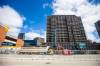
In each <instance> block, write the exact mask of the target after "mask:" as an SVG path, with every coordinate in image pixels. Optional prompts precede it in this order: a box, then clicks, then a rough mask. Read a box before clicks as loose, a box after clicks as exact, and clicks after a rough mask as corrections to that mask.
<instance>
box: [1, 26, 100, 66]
mask: <svg viewBox="0 0 100 66" xmlns="http://www.w3.org/2000/svg"><path fill="white" fill-rule="evenodd" d="M7 32H8V28H7V27H6V26H1V25H0V66H23V65H24V66H54V65H57V66H66V65H68V66H80V65H81V66H89V65H91V66H99V65H100V51H99V50H69V49H63V48H62V47H59V48H58V49H57V50H55V49H53V48H51V47H50V46H32V47H24V41H23V40H22V39H15V38H13V37H10V36H7V35H6V34H7ZM5 40H10V41H13V42H15V45H11V46H10V45H9V46H4V45H2V43H3V42H5Z"/></svg>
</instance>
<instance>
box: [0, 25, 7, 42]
mask: <svg viewBox="0 0 100 66" xmlns="http://www.w3.org/2000/svg"><path fill="white" fill-rule="evenodd" d="M5 37H6V31H5V27H3V26H1V25H0V42H3V41H4V40H5Z"/></svg>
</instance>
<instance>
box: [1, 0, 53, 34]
mask: <svg viewBox="0 0 100 66" xmlns="http://www.w3.org/2000/svg"><path fill="white" fill-rule="evenodd" d="M51 2H52V0H0V6H3V5H9V6H10V7H12V8H14V9H15V10H16V11H17V12H18V13H20V14H21V15H22V16H24V17H25V18H26V20H25V21H24V25H25V26H28V28H26V29H27V30H26V29H24V28H23V29H22V32H29V31H30V30H32V29H33V30H39V29H40V30H46V16H47V15H51V13H52V9H51V8H50V6H49V5H50V3H51ZM45 4H49V5H45ZM30 28H31V29H30Z"/></svg>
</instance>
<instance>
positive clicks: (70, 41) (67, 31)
mask: <svg viewBox="0 0 100 66" xmlns="http://www.w3.org/2000/svg"><path fill="white" fill-rule="evenodd" d="M46 40H47V41H46V42H47V45H49V46H52V47H58V46H62V47H64V48H67V49H78V47H79V44H81V43H84V44H86V41H87V39H86V35H85V31H84V27H83V24H82V21H81V18H80V17H78V16H75V15H52V16H48V17H47V39H46Z"/></svg>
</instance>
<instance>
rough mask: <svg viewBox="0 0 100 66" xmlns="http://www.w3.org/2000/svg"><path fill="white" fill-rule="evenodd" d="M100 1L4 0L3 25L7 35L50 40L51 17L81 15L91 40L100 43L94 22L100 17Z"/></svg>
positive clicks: (0, 6) (0, 13)
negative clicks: (48, 25)
mask: <svg viewBox="0 0 100 66" xmlns="http://www.w3.org/2000/svg"><path fill="white" fill-rule="evenodd" d="M99 11H100V0H0V24H2V25H7V26H8V29H9V30H8V33H7V35H9V36H12V37H15V38H17V36H18V33H20V32H23V33H25V37H26V39H33V38H35V37H42V38H45V39H46V24H47V16H50V15H76V16H81V18H82V22H83V25H84V29H85V33H86V36H87V39H89V40H92V41H96V42H99V41H100V39H99V37H98V33H97V31H96V28H95V25H94V23H95V22H96V21H98V20H99V19H100V12H99Z"/></svg>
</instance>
